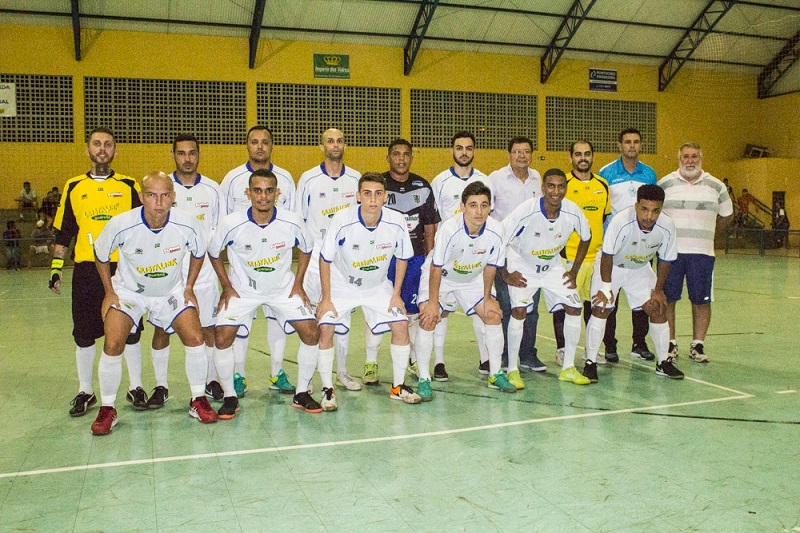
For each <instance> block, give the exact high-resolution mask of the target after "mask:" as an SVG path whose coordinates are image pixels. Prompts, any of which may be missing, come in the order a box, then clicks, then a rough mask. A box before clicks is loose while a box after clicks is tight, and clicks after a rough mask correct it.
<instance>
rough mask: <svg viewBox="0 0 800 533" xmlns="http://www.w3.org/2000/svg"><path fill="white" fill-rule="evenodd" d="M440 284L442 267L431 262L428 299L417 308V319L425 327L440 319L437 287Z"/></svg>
mask: <svg viewBox="0 0 800 533" xmlns="http://www.w3.org/2000/svg"><path fill="white" fill-rule="evenodd" d="M441 285H442V267H437V266H435V265H433V264H431V274H430V278H429V281H428V301H427V302H425V303H424V304H423V305H422V306H421V307H420V308H419V321H420V323H421V324H422V325H423V326H424V327H426V328H429V329H430V328H433V327H435V326H436V324H438V323H439V322H441V321H442V313H441V309H440V308H439V288H440V287H441Z"/></svg>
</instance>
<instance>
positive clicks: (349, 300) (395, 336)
mask: <svg viewBox="0 0 800 533" xmlns="http://www.w3.org/2000/svg"><path fill="white" fill-rule="evenodd" d="M356 200H357V201H358V202H359V204H360V205H352V206H350V207H348V208H347V209H344V210H342V211H339V212H338V213H336V214H335V215H334V216H333V218H331V222H330V226H329V227H328V231H327V232H326V233H325V238H324V240H323V241H322V249H321V252H320V260H319V271H320V285H321V286H322V299H321V300H320V302H319V305H318V306H317V319H318V320H319V335H320V336H319V374H320V378H321V379H322V402H321V403H322V408H323V409H324V410H325V411H335V410H336V409H337V408H338V405H337V402H336V396H335V393H334V391H333V383H332V372H333V335H334V333H337V334H340V335H342V334H345V333H347V332H348V331H349V330H350V315H351V312H352V311H353V309H355V308H356V307H361V310H362V311H363V313H364V319H365V321H366V323H367V327H369V328H370V330H371V331H372V333H373V334H375V335H379V334H382V333H386V332H387V331H391V332H392V343H391V347H390V349H389V351H390V353H391V355H392V389H391V393H390V397H391V398H392V399H395V400H402V401H404V402H405V403H419V402H420V401H421V398H420V397H419V395H417V394H416V393H415V392H414V391H413V389H411V387H408V386H406V384H405V383H404V380H405V374H406V364H407V363H408V356H409V354H410V353H411V346H410V344H409V336H408V317H407V316H406V309H405V305H403V298H402V296H401V291H402V287H403V279H404V278H405V274H406V268H407V266H408V259H409V258H411V257H412V256H413V254H414V252H413V248H412V246H411V238H410V237H409V235H408V226H407V224H406V219H405V216H404V215H403V214H402V213H399V212H397V211H394V210H392V209H389V208H387V207H384V206H383V204H384V202H385V201H386V185H385V181H384V178H383V176H381V175H380V174H377V173H374V172H368V173H366V174H364V175H363V176H361V179H359V181H358V192H357V193H356ZM392 256H394V257H395V258H396V263H395V284H394V286H392V282H391V281H389V279H388V277H387V276H388V271H389V264H390V262H391V260H392Z"/></svg>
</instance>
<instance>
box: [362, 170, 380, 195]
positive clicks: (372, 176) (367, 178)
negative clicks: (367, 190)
mask: <svg viewBox="0 0 800 533" xmlns="http://www.w3.org/2000/svg"><path fill="white" fill-rule="evenodd" d="M367 182H371V183H380V184H381V185H383V188H384V189H386V178H384V177H383V174H378V173H377V172H365V173H364V174H363V175H362V176H361V178H360V179H359V180H358V191H359V192H361V184H363V183H367Z"/></svg>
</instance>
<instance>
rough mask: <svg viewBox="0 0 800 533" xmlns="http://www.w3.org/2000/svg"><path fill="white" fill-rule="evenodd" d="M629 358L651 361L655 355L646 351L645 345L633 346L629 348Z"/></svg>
mask: <svg viewBox="0 0 800 533" xmlns="http://www.w3.org/2000/svg"><path fill="white" fill-rule="evenodd" d="M631 357H634V358H636V357H638V358H639V359H644V360H645V361H652V360H653V359H655V358H656V354H654V353H653V352H651V351H650V350H648V349H647V345H646V344H634V345H633V347H632V348H631Z"/></svg>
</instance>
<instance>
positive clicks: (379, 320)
mask: <svg viewBox="0 0 800 533" xmlns="http://www.w3.org/2000/svg"><path fill="white" fill-rule="evenodd" d="M393 292H394V288H393V287H392V282H391V281H389V280H388V279H387V280H384V282H383V283H382V284H381V285H379V286H377V287H375V288H373V289H369V290H353V289H352V288H351V287H347V288H344V289H338V290H337V289H331V301H332V302H333V306H334V307H335V308H336V312H337V313H338V315H339V316H337V317H333V316H331V315H330V314H327V315H325V316H323V317H322V319H321V320H320V321H319V323H320V325H322V324H331V325H333V326H334V332H336V333H338V334H339V335H344V334H346V333H348V332H349V331H350V315H351V314H352V312H353V311H354V310H355V309H356V308H357V307H360V308H361V311H362V312H363V313H364V321H365V322H366V323H367V327H369V329H370V330H371V331H372V333H374V334H375V335H380V334H382V333H386V332H387V331H390V330H391V327H390V326H389V324H390V323H392V322H407V321H408V317H407V316H406V315H404V314H403V313H401V312H400V310H397V309H393V310H392V311H389V304H390V302H391V300H392V294H393Z"/></svg>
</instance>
